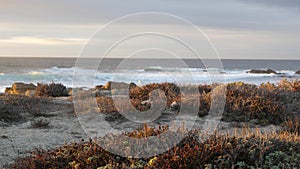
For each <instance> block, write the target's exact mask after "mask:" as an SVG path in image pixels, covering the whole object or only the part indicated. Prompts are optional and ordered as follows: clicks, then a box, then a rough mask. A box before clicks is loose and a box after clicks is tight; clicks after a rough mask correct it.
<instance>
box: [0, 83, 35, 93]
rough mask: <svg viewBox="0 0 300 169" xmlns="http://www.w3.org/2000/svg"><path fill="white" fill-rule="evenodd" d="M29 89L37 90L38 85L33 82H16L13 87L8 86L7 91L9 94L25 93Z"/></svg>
mask: <svg viewBox="0 0 300 169" xmlns="http://www.w3.org/2000/svg"><path fill="white" fill-rule="evenodd" d="M27 90H36V86H35V85H34V84H32V83H30V84H25V83H14V84H13V85H12V87H7V88H6V89H5V93H7V94H25V93H26V91H27Z"/></svg>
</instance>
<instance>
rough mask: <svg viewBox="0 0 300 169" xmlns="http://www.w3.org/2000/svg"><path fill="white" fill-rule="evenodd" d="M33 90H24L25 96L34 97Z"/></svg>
mask: <svg viewBox="0 0 300 169" xmlns="http://www.w3.org/2000/svg"><path fill="white" fill-rule="evenodd" d="M35 92H36V91H35V90H26V92H25V96H28V97H34V96H35Z"/></svg>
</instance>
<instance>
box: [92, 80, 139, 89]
mask: <svg viewBox="0 0 300 169" xmlns="http://www.w3.org/2000/svg"><path fill="white" fill-rule="evenodd" d="M112 86H113V88H117V89H125V88H128V87H129V89H132V88H134V87H136V86H137V85H136V84H135V83H130V84H128V83H124V82H121V83H120V82H111V81H109V82H107V83H106V84H105V85H104V86H102V85H98V86H96V87H95V88H96V89H101V90H111V87H112Z"/></svg>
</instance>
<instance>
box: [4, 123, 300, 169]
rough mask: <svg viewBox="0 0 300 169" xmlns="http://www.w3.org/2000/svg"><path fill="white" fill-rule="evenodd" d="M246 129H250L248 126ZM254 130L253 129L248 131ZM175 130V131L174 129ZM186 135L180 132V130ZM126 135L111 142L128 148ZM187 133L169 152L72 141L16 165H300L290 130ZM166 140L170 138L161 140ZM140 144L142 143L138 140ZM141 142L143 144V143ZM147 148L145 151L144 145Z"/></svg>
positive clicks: (148, 132) (298, 140) (299, 148)
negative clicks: (137, 154)
mask: <svg viewBox="0 0 300 169" xmlns="http://www.w3.org/2000/svg"><path fill="white" fill-rule="evenodd" d="M167 130H168V127H162V126H159V127H157V128H151V127H148V126H144V128H142V129H139V130H134V131H132V132H129V133H125V135H127V136H130V137H137V138H143V139H147V138H148V137H149V136H154V135H157V134H161V133H164V132H165V131H167ZM244 130H247V129H246V128H245V129H244ZM247 131H248V130H247ZM171 132H172V131H171ZM178 132H179V133H183V132H184V133H186V131H185V130H179V131H177V133H178ZM123 135H124V134H121V135H109V137H110V140H111V142H110V143H109V146H111V147H113V146H118V147H119V148H120V149H124V148H126V149H128V150H130V149H131V148H134V147H126V146H127V145H128V143H126V142H124V140H122V139H123ZM185 135H186V137H185V138H184V139H183V140H182V141H181V142H180V143H179V144H177V145H176V146H174V147H173V148H171V149H169V150H168V151H166V152H164V153H162V154H158V155H156V156H153V157H149V158H133V157H127V158H126V157H121V156H118V155H114V154H112V153H110V152H108V151H106V150H104V149H103V148H101V146H99V145H100V144H96V143H95V142H93V141H92V140H90V141H87V142H85V141H82V142H79V143H72V144H68V145H67V144H66V145H63V146H61V147H58V148H56V149H53V150H43V149H37V150H35V151H33V152H31V155H30V156H28V157H22V158H19V159H17V160H16V162H15V163H14V164H12V165H11V166H10V167H11V168H14V169H23V168H24V169H25V168H26V169H27V168H67V169H68V168H69V169H71V168H83V169H89V168H110V167H111V168H146V169H156V168H271V167H273V166H276V167H279V168H282V167H283V168H299V167H300V163H299V158H300V154H299V152H300V137H299V136H298V135H293V134H289V133H284V132H282V133H276V132H273V133H265V134H262V133H260V132H255V133H254V132H250V131H249V132H240V133H236V134H233V135H229V134H219V133H215V134H213V135H207V136H206V138H207V140H204V141H203V142H201V141H200V139H199V137H200V136H203V135H205V134H204V133H203V132H201V131H200V130H197V129H196V130H193V131H190V132H188V133H186V134H185ZM161 139H165V138H163V137H162V138H161ZM136 144H139V143H138V142H137V143H136ZM137 146H138V145H137ZM141 150H142V149H141Z"/></svg>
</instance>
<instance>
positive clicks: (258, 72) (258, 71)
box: [247, 69, 277, 74]
mask: <svg viewBox="0 0 300 169" xmlns="http://www.w3.org/2000/svg"><path fill="white" fill-rule="evenodd" d="M247 73H253V74H272V73H273V74H277V72H276V71H274V70H272V69H268V70H257V69H252V70H250V71H248V72H247Z"/></svg>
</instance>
